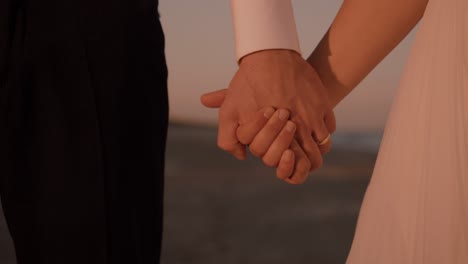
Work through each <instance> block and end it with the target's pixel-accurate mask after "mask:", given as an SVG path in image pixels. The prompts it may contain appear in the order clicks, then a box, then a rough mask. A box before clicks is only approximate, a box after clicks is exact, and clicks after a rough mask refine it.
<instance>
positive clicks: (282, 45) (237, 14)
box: [231, 0, 301, 61]
mask: <svg viewBox="0 0 468 264" xmlns="http://www.w3.org/2000/svg"><path fill="white" fill-rule="evenodd" d="M231 10H232V16H233V21H234V32H235V38H236V57H237V61H240V59H241V58H242V57H244V56H246V55H248V54H250V53H253V52H256V51H260V50H268V49H288V50H294V51H297V52H298V53H299V54H300V53H301V51H300V47H299V39H298V36H297V30H296V22H295V19H294V13H293V8H292V3H291V0H231Z"/></svg>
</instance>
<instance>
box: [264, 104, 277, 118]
mask: <svg viewBox="0 0 468 264" xmlns="http://www.w3.org/2000/svg"><path fill="white" fill-rule="evenodd" d="M274 113H275V109H273V108H271V107H268V109H267V110H266V111H265V113H264V114H263V115H264V116H265V117H266V118H268V119H270V117H271V116H272V115H273V114H274Z"/></svg>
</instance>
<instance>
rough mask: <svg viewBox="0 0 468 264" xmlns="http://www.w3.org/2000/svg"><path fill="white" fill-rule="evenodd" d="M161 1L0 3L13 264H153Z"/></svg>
mask: <svg viewBox="0 0 468 264" xmlns="http://www.w3.org/2000/svg"><path fill="white" fill-rule="evenodd" d="M157 5H158V4H157V0H68V1H65V0H0V195H1V198H2V203H3V206H4V211H5V215H6V219H7V223H8V227H9V229H10V233H11V235H12V238H13V240H14V245H15V248H16V254H17V259H18V263H19V264H75V263H76V264H120V263H122V264H123V263H125V264H146V263H148V264H149V263H151V264H154V263H158V262H159V255H160V247H161V231H162V211H163V174H164V152H165V142H166V134H167V122H168V99H167V68H166V63H165V57H164V36H163V32H162V29H161V24H160V22H159V18H158V13H157Z"/></svg>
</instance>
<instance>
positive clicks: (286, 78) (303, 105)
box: [202, 50, 335, 184]
mask: <svg viewBox="0 0 468 264" xmlns="http://www.w3.org/2000/svg"><path fill="white" fill-rule="evenodd" d="M214 96H215V99H218V100H219V99H224V102H223V103H222V105H221V109H220V113H219V131H218V145H219V147H220V148H221V149H223V150H225V151H228V152H230V153H232V154H233V155H234V156H236V157H237V158H239V159H244V158H245V155H246V154H245V145H246V144H250V143H251V142H242V141H240V140H239V138H238V135H237V133H238V127H239V126H242V125H243V124H245V123H246V122H247V121H248V120H252V117H253V115H254V113H256V112H257V111H258V110H259V109H262V108H265V107H268V106H274V107H276V108H284V109H288V110H289V111H290V113H291V116H290V119H291V120H292V121H293V122H294V123H295V124H296V139H297V142H295V140H294V141H293V144H292V145H291V149H292V150H293V151H294V153H295V157H296V163H295V170H294V174H293V176H292V177H291V178H290V181H291V183H296V184H299V183H302V182H304V181H305V179H306V178H307V175H308V172H309V171H310V170H313V169H317V168H319V167H320V166H321V165H322V156H321V153H324V152H328V151H329V149H330V144H325V145H323V146H320V147H319V146H318V145H317V142H318V141H320V140H322V139H324V138H326V137H327V136H328V134H329V133H332V132H334V130H335V120H334V115H333V112H332V111H331V108H330V106H329V103H328V97H327V93H326V91H325V88H324V87H323V85H322V83H321V81H320V79H319V77H318V75H317V73H316V72H315V71H314V69H313V68H312V67H311V66H310V65H309V64H308V63H307V62H306V61H305V60H304V59H302V58H301V57H300V55H299V54H298V53H296V52H293V51H289V50H267V51H261V52H257V53H253V54H250V55H248V56H247V57H245V58H244V59H243V60H242V61H241V64H240V67H239V70H238V72H237V73H236V75H235V76H234V78H233V80H232V81H231V84H230V86H229V88H228V90H227V92H226V94H225V95H220V94H219V93H215V95H214ZM202 101H204V103H205V105H206V103H207V102H206V101H209V99H207V98H206V96H205V97H204V98H202ZM208 105H209V102H208ZM327 126H328V127H327ZM265 154H266V153H254V155H256V156H260V157H263V156H264V155H265Z"/></svg>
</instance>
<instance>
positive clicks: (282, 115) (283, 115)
mask: <svg viewBox="0 0 468 264" xmlns="http://www.w3.org/2000/svg"><path fill="white" fill-rule="evenodd" d="M278 117H279V119H280V120H282V121H284V120H287V119H288V117H289V112H288V111H286V110H284V109H281V110H279V116H278Z"/></svg>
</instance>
